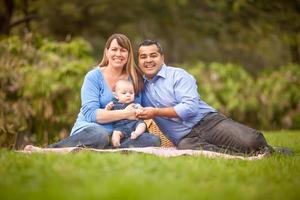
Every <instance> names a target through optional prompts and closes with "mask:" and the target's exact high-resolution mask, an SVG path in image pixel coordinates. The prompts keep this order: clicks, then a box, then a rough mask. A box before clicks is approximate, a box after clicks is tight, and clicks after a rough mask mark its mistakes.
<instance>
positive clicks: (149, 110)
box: [137, 107, 157, 119]
mask: <svg viewBox="0 0 300 200" xmlns="http://www.w3.org/2000/svg"><path fill="white" fill-rule="evenodd" d="M142 110H143V111H142V112H141V113H139V114H138V115H137V117H138V118H141V119H152V118H154V117H155V116H156V115H157V108H153V107H145V108H142Z"/></svg>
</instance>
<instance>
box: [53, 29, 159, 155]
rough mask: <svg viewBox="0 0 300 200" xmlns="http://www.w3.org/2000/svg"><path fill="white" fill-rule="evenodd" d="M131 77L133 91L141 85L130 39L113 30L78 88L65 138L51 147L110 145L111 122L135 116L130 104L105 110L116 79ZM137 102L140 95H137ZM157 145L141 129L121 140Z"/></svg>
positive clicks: (126, 143)
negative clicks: (73, 119) (76, 111)
mask: <svg viewBox="0 0 300 200" xmlns="http://www.w3.org/2000/svg"><path fill="white" fill-rule="evenodd" d="M121 79H126V80H128V79H130V80H131V81H132V82H133V85H134V90H135V94H139V93H140V91H141V89H142V88H143V81H142V77H141V74H140V71H139V70H138V68H137V67H136V65H135V62H134V57H133V52H132V46H131V43H130V40H129V39H128V38H127V37H126V36H125V35H123V34H113V35H112V36H110V37H109V38H108V40H107V42H106V44H105V48H104V52H103V58H102V61H101V62H100V64H99V66H97V67H96V68H94V69H92V70H91V71H89V72H88V73H87V74H86V76H85V79H84V82H83V85H82V88H81V101H82V103H81V105H82V106H81V109H80V113H79V114H78V118H77V120H76V123H75V124H74V126H73V128H72V130H71V134H70V136H69V137H68V138H66V139H64V140H62V141H60V142H58V143H55V144H52V145H50V147H52V148H58V147H75V146H83V147H90V148H98V149H104V148H109V147H111V142H110V138H111V134H112V122H114V121H118V120H122V119H129V120H134V119H137V118H136V112H137V111H136V109H135V108H134V107H133V105H129V106H127V107H126V108H125V109H124V110H106V109H105V106H106V104H108V103H109V102H110V101H111V100H112V98H113V93H112V90H113V88H114V87H115V84H116V82H117V81H118V80H121ZM136 102H137V103H140V97H137V98H136ZM146 146H160V140H159V138H158V137H157V136H155V135H152V134H149V133H143V134H142V135H141V136H140V137H139V138H137V139H135V140H131V139H130V138H128V139H126V140H121V147H123V148H128V147H146Z"/></svg>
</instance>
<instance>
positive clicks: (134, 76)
mask: <svg viewBox="0 0 300 200" xmlns="http://www.w3.org/2000/svg"><path fill="white" fill-rule="evenodd" d="M114 39H116V40H117V43H118V44H119V45H120V46H121V47H123V48H125V49H127V51H128V59H127V63H126V66H125V67H124V68H123V72H126V73H127V74H129V77H130V79H131V81H132V83H133V87H134V92H135V93H136V94H138V93H139V92H140V91H141V90H142V89H143V87H144V82H143V77H142V72H141V71H140V69H139V68H138V67H137V66H136V64H135V62H134V56H133V51H132V45H131V42H130V40H129V39H128V37H127V36H125V35H124V34H119V33H115V34H113V35H111V36H110V37H109V38H108V39H107V41H106V44H105V48H104V51H103V57H102V60H101V62H100V63H99V67H106V66H107V65H108V58H107V57H106V51H107V50H108V49H109V47H110V44H111V42H112V41H113V40H114Z"/></svg>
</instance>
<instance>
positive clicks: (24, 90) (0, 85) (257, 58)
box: [0, 0, 300, 148]
mask: <svg viewBox="0 0 300 200" xmlns="http://www.w3.org/2000/svg"><path fill="white" fill-rule="evenodd" d="M299 19H300V2H299V0H285V1H283V0H274V1H271V2H270V1H266V0H260V1H258V0H232V1H226V0H221V1H211V0H202V1H190V0H164V1H157V0H147V1H146V0H132V1H122V0H115V1H109V0H101V1H100V0H86V1H80V0H75V1H74V0H72V1H71V0H66V1H58V0H49V1H33V0H22V1H21V0H3V1H0V146H1V147H8V148H21V147H22V146H23V145H24V144H26V143H35V144H39V145H47V144H48V143H50V142H53V141H57V140H58V139H60V138H64V137H66V136H67V135H68V134H69V130H70V128H71V127H72V125H73V123H74V121H75V119H76V116H77V113H78V111H79V108H80V96H79V95H80V87H81V83H82V80H83V77H84V75H85V73H86V72H87V71H88V70H90V69H91V68H92V67H93V66H95V65H96V64H97V62H98V59H99V58H100V57H101V54H102V50H103V49H102V48H103V46H104V42H105V41H106V39H107V37H108V36H109V35H111V34H112V33H115V32H122V33H124V34H126V35H128V36H129V38H130V39H131V40H132V42H133V44H134V46H135V47H136V46H137V44H138V43H139V42H140V41H141V40H143V39H145V38H152V39H157V40H159V41H160V42H161V43H162V44H163V46H164V49H165V54H166V55H165V57H166V60H167V63H168V64H171V65H174V66H178V67H183V68H185V69H187V70H188V71H189V72H191V73H192V74H193V75H194V76H195V78H196V79H197V82H198V86H199V87H198V89H199V92H200V94H201V97H202V98H203V99H204V100H205V101H206V102H207V103H209V104H210V105H212V106H214V107H215V108H217V109H219V110H220V111H221V112H223V113H225V114H226V115H228V116H230V117H232V118H234V119H235V120H238V121H240V122H243V123H246V124H248V125H250V126H252V127H256V128H259V129H264V130H271V129H283V128H284V129H299V128H300V101H299V99H300V92H299V91H300V70H299V69H300V68H299V63H300V48H299V46H300V20H299Z"/></svg>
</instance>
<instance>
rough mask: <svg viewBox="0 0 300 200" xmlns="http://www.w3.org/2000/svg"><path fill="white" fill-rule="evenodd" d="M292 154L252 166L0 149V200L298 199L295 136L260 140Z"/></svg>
mask: <svg viewBox="0 0 300 200" xmlns="http://www.w3.org/2000/svg"><path fill="white" fill-rule="evenodd" d="M265 136H266V138H267V140H268V142H269V143H270V144H272V145H274V146H286V147H290V148H292V149H293V150H294V152H295V154H294V155H293V156H283V155H273V156H271V157H268V158H265V159H262V160H255V161H243V160H225V159H223V158H213V159H212V158H206V157H203V156H198V157H188V156H186V157H175V158H161V157H156V156H153V155H143V154H135V153H134V154H129V155H124V154H119V153H115V154H100V153H95V152H79V153H74V154H68V155H62V154H53V153H52V154H31V155H27V154H21V153H16V152H11V151H6V150H1V151H0V199H1V200H8V199H22V200H25V199H30V200H35V199H37V200H46V199H73V200H76V199H80V200H85V199H97V200H98V199H111V200H115V199H122V200H125V199H130V200H132V199H155V200H159V199H162V200H165V199H172V200H177V199H178V200H179V199H180V200H181V199H189V200H190V199H230V200H231V199H266V200H267V199H280V200H281V199H300V131H280V132H272V133H271V132H270V133H266V134H265Z"/></svg>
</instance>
